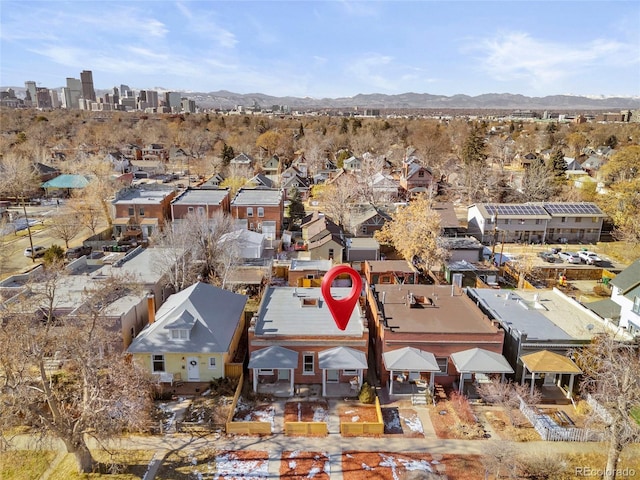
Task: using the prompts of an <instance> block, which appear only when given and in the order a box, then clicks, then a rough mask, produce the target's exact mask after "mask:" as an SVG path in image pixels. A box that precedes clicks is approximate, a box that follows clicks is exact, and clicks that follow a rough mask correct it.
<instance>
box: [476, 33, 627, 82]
mask: <svg viewBox="0 0 640 480" xmlns="http://www.w3.org/2000/svg"><path fill="white" fill-rule="evenodd" d="M469 50H473V51H475V50H477V51H479V52H481V54H480V55H479V57H478V60H479V61H480V68H481V69H483V70H484V71H486V72H487V73H488V74H489V75H490V76H491V77H493V78H494V79H497V80H501V81H513V80H520V81H523V82H526V83H528V84H529V85H531V86H534V87H536V88H538V87H542V86H549V85H552V84H553V83H554V82H557V81H560V80H561V79H564V78H568V77H571V76H574V75H580V74H583V73H584V72H585V71H587V69H591V68H594V67H598V66H601V67H602V66H605V65H620V64H623V65H624V62H626V64H627V65H628V64H629V62H638V58H639V53H638V52H637V51H634V50H633V49H632V48H631V46H630V45H627V44H624V43H621V42H618V41H615V40H601V39H596V40H593V41H591V42H586V43H581V44H580V45H577V46H573V45H570V44H563V43H559V42H550V41H543V40H540V39H536V38H533V37H532V36H531V35H529V34H527V33H522V32H511V33H506V34H500V35H498V36H496V37H495V38H487V39H484V40H481V41H480V42H476V43H475V44H474V45H473V46H471V47H470V48H469Z"/></svg>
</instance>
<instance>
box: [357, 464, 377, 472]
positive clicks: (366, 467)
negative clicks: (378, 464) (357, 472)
mask: <svg viewBox="0 0 640 480" xmlns="http://www.w3.org/2000/svg"><path fill="white" fill-rule="evenodd" d="M360 466H361V467H362V469H363V470H368V471H372V470H375V468H373V467H370V466H369V465H367V464H366V463H362V464H361V465H360Z"/></svg>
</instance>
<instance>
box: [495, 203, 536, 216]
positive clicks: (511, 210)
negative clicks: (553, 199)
mask: <svg viewBox="0 0 640 480" xmlns="http://www.w3.org/2000/svg"><path fill="white" fill-rule="evenodd" d="M485 208H486V209H487V212H488V213H489V215H495V213H496V210H497V211H498V216H500V215H520V216H527V215H543V216H544V215H548V213H547V212H546V211H545V209H544V208H542V206H541V205H525V204H515V203H514V204H501V205H485Z"/></svg>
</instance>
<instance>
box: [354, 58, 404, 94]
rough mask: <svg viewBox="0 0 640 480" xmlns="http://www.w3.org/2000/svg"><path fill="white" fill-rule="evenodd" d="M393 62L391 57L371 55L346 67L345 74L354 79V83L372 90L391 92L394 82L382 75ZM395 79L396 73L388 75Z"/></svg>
mask: <svg viewBox="0 0 640 480" xmlns="http://www.w3.org/2000/svg"><path fill="white" fill-rule="evenodd" d="M392 62H393V57H390V56H387V55H379V54H371V55H367V56H365V57H362V58H360V59H357V60H355V61H352V62H351V63H350V64H349V66H348V67H347V72H346V73H347V74H348V75H351V76H353V77H355V80H357V82H356V83H360V84H361V85H370V86H371V87H373V88H381V89H384V90H393V89H394V88H395V84H394V82H393V81H392V80H391V79H390V78H387V77H386V76H385V75H384V72H386V71H387V70H388V67H389V66H390V65H391V63H392ZM390 76H392V77H393V78H397V77H398V75H397V73H396V74H394V75H390Z"/></svg>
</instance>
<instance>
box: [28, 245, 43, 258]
mask: <svg viewBox="0 0 640 480" xmlns="http://www.w3.org/2000/svg"><path fill="white" fill-rule="evenodd" d="M46 251H47V249H46V248H45V247H42V246H40V245H37V246H34V247H33V250H32V249H31V247H27V248H25V249H24V256H25V257H29V258H38V257H42V256H43V255H44V252H46Z"/></svg>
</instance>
